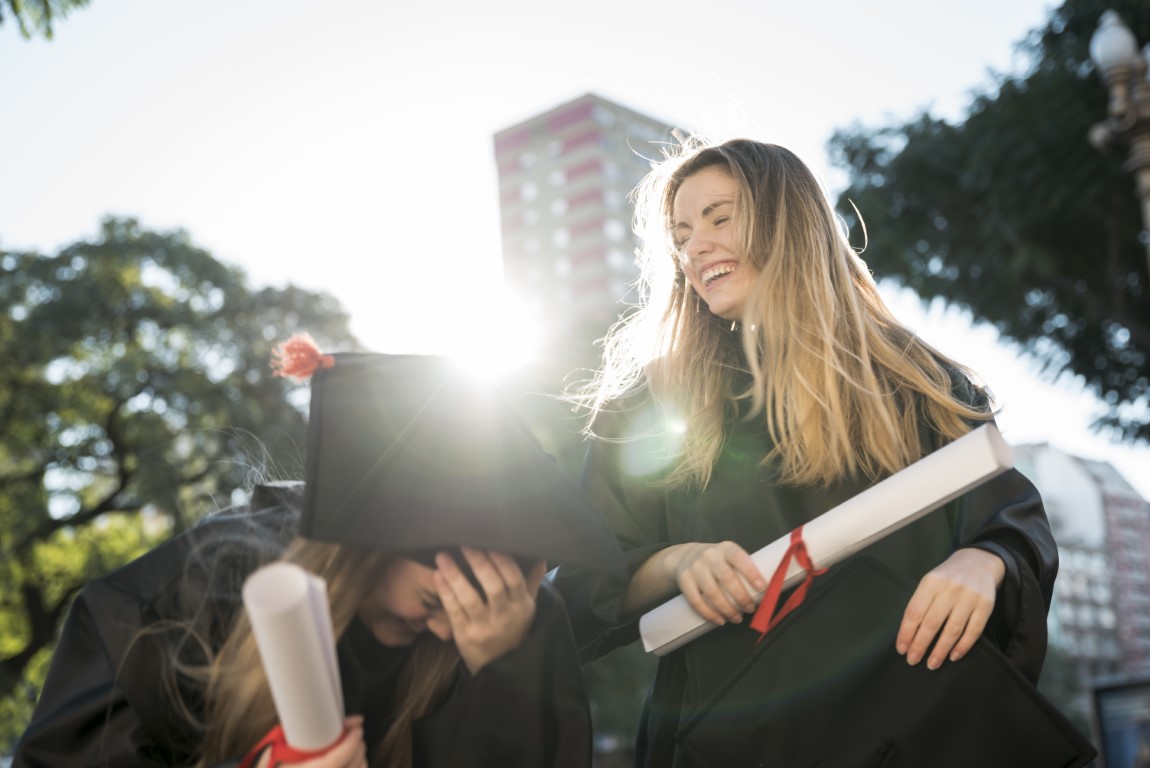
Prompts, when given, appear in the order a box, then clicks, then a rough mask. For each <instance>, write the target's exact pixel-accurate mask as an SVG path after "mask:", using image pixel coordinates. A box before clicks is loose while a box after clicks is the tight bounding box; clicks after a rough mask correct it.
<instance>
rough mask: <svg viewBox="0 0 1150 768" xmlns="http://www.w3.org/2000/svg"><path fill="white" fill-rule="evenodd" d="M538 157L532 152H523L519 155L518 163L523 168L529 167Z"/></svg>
mask: <svg viewBox="0 0 1150 768" xmlns="http://www.w3.org/2000/svg"><path fill="white" fill-rule="evenodd" d="M538 160H539V158H538V157H536V156H535V153H534V152H524V153H523V154H522V155H520V156H519V165H521V166H522V167H524V168H530V167H532V166H533V165H535V163H536V161H538Z"/></svg>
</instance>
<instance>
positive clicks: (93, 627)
mask: <svg viewBox="0 0 1150 768" xmlns="http://www.w3.org/2000/svg"><path fill="white" fill-rule="evenodd" d="M277 363H278V364H279V366H280V371H281V372H282V373H284V374H286V375H291V376H296V377H307V376H311V378H312V381H311V389H312V392H311V415H310V419H309V423H308V445H307V455H306V462H307V463H306V471H305V478H306V479H305V482H303V483H298V482H297V483H280V484H272V485H264V486H259V487H257V489H256V490H255V492H254V494H253V498H252V502H251V504H250V508H248V509H240V510H237V511H235V512H226V513H219V514H216V515H212V516H210V517H209V518H207V519H206V520H205V521H204V522H203V523H201V524H200V525H198V526H196V527H195V528H193V529H192V530H191V531H189V532H188V533H187V534H185V535H183V536H180V537H177V538H176V539H173V540H172V541H170V542H168V543H166V544H164V545H161V546H160V547H158V548H157V549H155V550H153V551H152V552H149V553H148V554H146V555H144V556H143V557H141V558H139V559H138V560H136V561H134V562H132V563H130V564H128V565H127V566H125V567H124V568H121V569H120V570H118V571H115V572H113V573H111V574H109V575H108V576H106V577H103V578H101V579H97V580H95V581H93V582H91V583H90V584H88V585H87V586H86V587H85V588H84V590H83V591H82V592H81V593H80V595H79V596H78V597H77V599H76V601H75V603H74V605H73V607H72V609H71V611H70V614H69V618H68V620H67V622H66V624H65V627H64V630H63V633H62V635H61V639H60V642H59V644H58V646H57V650H56V652H55V655H54V657H53V662H52V667H51V670H50V671H49V674H48V678H47V681H46V683H45V685H44V688H43V690H42V692H41V696H40V699H39V701H38V703H37V707H36V710H35V713H34V715H33V719H32V723H31V724H30V725H29V727H28V729H27V730H26V731H25V733H24V735H23V737H22V739H21V741H20V743H19V745H18V746H17V750H16V754H15V757H14V763H13V765H14V766H19V767H20V768H25V767H28V768H32V767H33V766H37V767H38V766H62V765H142V766H144V765H180V766H191V765H197V766H212V765H235V764H237V763H238V764H239V765H241V766H243V768H248V766H259V767H261V768H262V767H263V766H268V765H280V764H282V765H301V766H308V767H309V768H328V767H329V766H331V767H333V768H334V767H336V766H348V767H349V768H350V767H351V766H367V765H372V766H399V767H401V768H403V767H407V766H416V767H419V766H458V765H517V766H518V765H522V766H539V767H540V768H547V767H552V766H554V767H564V768H567V767H569V768H586V766H589V765H590V762H591V725H590V715H589V710H588V704H587V700H586V696H585V694H584V690H583V686H582V678H581V673H580V668H579V663H578V658H577V655H576V652H575V647H574V644H573V640H572V637H571V631H570V627H569V625H568V623H567V619H566V615H565V612H564V610H563V607H562V604H561V602H560V601H559V599H558V597H557V594H556V593H555V592H554V590H553V588H552V587H551V586H550V585H549V584H548V583H546V582H545V581H544V578H543V577H544V571H545V569H546V566H545V562H544V558H554V559H556V560H558V559H563V560H569V559H572V558H574V559H575V560H576V561H579V562H582V563H584V564H585V565H587V566H588V567H591V568H592V569H594V570H602V571H604V572H606V573H611V572H619V571H621V570H622V565H621V559H620V556H619V552H618V548H617V547H616V546H615V543H614V541H613V539H612V537H611V535H610V532H609V531H608V530H607V529H606V527H605V526H604V525H603V523H602V521H601V520H600V519H599V518H598V516H597V514H596V513H595V511H594V509H593V508H592V507H591V506H590V505H589V502H587V500H586V499H585V498H584V496H583V495H582V493H581V492H580V491H579V489H578V487H577V486H576V485H575V484H574V483H573V481H570V480H569V479H568V478H567V477H566V476H565V475H564V474H563V473H562V471H561V470H560V469H559V468H558V467H557V465H555V463H554V462H553V461H552V460H551V458H550V457H549V456H547V455H546V454H545V453H544V452H543V451H542V450H541V448H540V447H539V446H538V444H537V443H536V442H535V441H534V438H533V437H532V436H531V434H530V433H529V432H528V431H527V430H526V427H525V426H524V425H523V424H522V423H521V422H519V421H518V420H517V419H516V417H515V416H514V414H513V412H512V411H511V410H510V407H509V404H507V403H506V402H505V401H504V399H503V398H502V396H501V393H499V392H498V391H496V390H494V388H490V389H488V388H485V387H484V386H483V384H482V383H481V382H478V381H476V380H474V379H473V378H472V377H466V376H461V375H458V374H459V372H458V371H457V370H456V368H455V366H454V365H453V364H452V363H451V362H450V361H448V360H445V359H442V358H436V357H431V356H415V355H409V356H393V355H372V354H355V353H344V354H336V355H321V354H320V353H319V351H318V349H316V348H315V346H314V343H313V342H311V341H310V339H306V338H304V339H293V340H292V341H291V342H290V343H289V344H286V345H284V346H283V347H282V348H281V349H280V352H279V357H278V359H277ZM274 561H284V562H290V563H295V564H297V565H299V566H301V567H302V568H304V569H305V570H307V571H309V572H311V573H314V574H316V575H318V576H320V577H322V578H323V579H324V581H325V582H326V586H327V594H328V600H329V604H330V607H331V617H332V625H333V630H334V637H335V638H336V653H337V656H338V666H339V675H340V682H341V687H342V692H343V699H344V710H345V712H347V713H348V715H350V717H348V719H347V721H346V723H345V731H344V733H343V735H342V736H341V738H340V739H339V740H338V742H337V743H335V744H334V745H332V746H331V747H330V748H329V749H328V750H326V751H325V752H323V753H322V754H318V755H307V756H300V755H298V754H295V753H290V752H289V753H281V752H278V751H277V750H279V749H280V748H281V747H284V746H285V743H284V742H283V739H282V734H281V732H280V731H279V729H278V728H277V720H278V717H277V712H276V704H275V702H274V701H273V698H272V693H271V690H270V689H269V685H268V681H267V676H266V673H265V671H264V668H263V665H262V663H261V658H260V650H259V647H258V646H257V643H256V640H255V636H254V634H253V632H252V627H251V625H250V623H249V622H248V620H247V617H246V613H245V612H244V610H243V606H242V603H241V598H240V595H241V587H242V585H243V583H244V580H245V579H246V577H247V576H248V575H249V574H251V573H252V572H254V571H255V570H256V569H257V568H258V567H260V566H262V565H264V564H267V563H270V562H274ZM317 693H319V692H317ZM265 737H266V738H265ZM280 754H287V755H288V756H287V757H286V758H285V757H278V755H280Z"/></svg>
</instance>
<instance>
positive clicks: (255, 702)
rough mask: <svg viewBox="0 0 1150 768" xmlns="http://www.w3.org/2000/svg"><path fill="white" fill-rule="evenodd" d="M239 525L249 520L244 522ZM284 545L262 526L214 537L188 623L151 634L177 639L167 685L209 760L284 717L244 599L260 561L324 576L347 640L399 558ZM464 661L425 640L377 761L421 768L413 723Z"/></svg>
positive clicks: (228, 755) (202, 554)
mask: <svg viewBox="0 0 1150 768" xmlns="http://www.w3.org/2000/svg"><path fill="white" fill-rule="evenodd" d="M237 517H238V516H237ZM233 522H238V523H241V524H242V523H244V521H243V520H242V519H239V520H237V519H235V518H233ZM282 541H283V539H278V540H277V534H276V533H275V532H270V531H268V530H267V529H262V528H261V526H259V525H256V524H246V525H241V526H240V527H239V530H237V531H233V532H232V533H230V534H226V535H222V536H213V537H210V538H209V539H208V540H207V541H205V542H204V545H203V546H201V547H198V548H196V550H195V551H193V552H192V553H191V555H190V557H189V563H191V564H192V565H191V566H189V568H190V570H189V571H188V572H187V573H185V578H184V585H185V591H186V592H187V593H186V594H184V595H182V596H181V598H180V599H181V601H182V604H183V609H182V610H183V615H185V616H186V617H187V618H186V620H184V621H182V622H164V623H163V624H162V625H160V624H157V625H154V626H152V627H149V628H146V629H145V630H144V633H153V634H159V633H162V634H164V635H166V636H169V637H173V638H175V639H176V642H172V643H165V644H164V647H165V648H166V649H167V650H166V652H167V653H168V658H167V659H166V663H165V665H164V671H163V675H162V677H161V684H162V685H164V686H165V687H166V690H167V691H168V692H169V694H170V696H171V698H172V700H173V701H174V702H175V703H176V706H177V708H178V710H179V714H180V715H181V717H182V718H183V719H184V720H185V721H187V722H188V723H189V724H191V725H192V726H194V727H195V728H196V729H197V730H199V732H200V733H201V735H202V749H201V750H200V751H199V754H198V758H199V763H198V764H199V765H201V766H208V765H217V764H219V763H221V762H226V761H227V760H229V759H235V758H236V757H237V756H240V755H244V754H246V753H247V752H248V751H249V750H250V749H251V748H252V747H254V746H255V745H256V744H257V743H258V742H259V740H260V739H261V738H263V736H264V735H266V734H267V732H268V731H269V730H270V729H271V728H272V727H273V726H274V725H275V724H276V721H277V716H276V710H275V704H274V702H273V701H272V696H271V690H270V689H269V687H268V683H267V676H266V674H265V673H264V667H263V664H262V663H261V661H260V657H259V649H258V648H257V646H256V642H255V637H254V635H253V634H252V629H251V624H250V623H249V621H248V619H247V614H246V612H245V611H243V610H242V602H240V600H239V590H240V587H241V586H242V581H243V576H245V575H246V574H247V573H249V572H250V571H251V570H253V569H254V568H255V567H258V566H259V565H262V564H266V563H268V562H272V561H275V560H282V561H285V562H291V563H295V564H297V565H299V566H300V567H302V568H304V569H305V570H307V571H309V572H311V573H314V574H316V575H318V576H320V577H322V578H323V579H324V580H325V581H326V583H327V589H328V599H329V603H330V606H331V614H332V626H333V629H334V631H335V636H336V637H339V636H341V635H342V634H343V633H344V631H345V630H346V629H347V628H348V625H349V624H350V623H351V621H352V619H353V618H354V617H355V615H356V612H357V611H358V609H359V606H360V605H361V604H362V602H363V600H364V598H365V597H366V596H367V593H368V591H369V590H370V589H371V588H372V587H373V586H374V585H375V584H376V583H378V580H379V579H380V578H382V577H383V575H384V573H385V572H386V570H387V567H388V565H389V564H390V563H391V562H392V556H391V555H388V554H385V553H382V552H379V551H377V550H372V549H361V548H356V547H349V546H343V545H339V544H329V543H323V542H316V541H311V540H309V539H305V538H302V537H297V538H294V539H292V540H291V541H290V542H289V543H288V544H287V546H286V549H285V548H284V544H283V543H282ZM192 571H195V573H193V572H192ZM205 582H206V583H207V586H206V587H205V586H204V583H205ZM224 622H230V623H229V624H225V623H224ZM221 627H224V629H223V630H222V631H221ZM214 648H218V650H213V649H214ZM459 664H460V657H459V652H458V651H457V650H456V648H455V645H454V644H453V643H450V642H447V643H444V642H441V641H440V640H439V639H438V638H436V637H435V636H433V635H431V634H429V633H428V634H425V635H423V636H421V637H420V638H419V639H418V640H417V641H416V643H415V645H414V647H413V648H412V649H411V652H410V654H409V655H408V657H407V660H406V661H405V662H404V667H403V669H402V671H401V672H400V678H399V688H398V690H397V692H396V697H395V701H396V707H395V710H394V711H393V713H392V715H393V719H392V721H391V723H390V724H389V725H388V727H387V730H386V733H385V734H384V737H383V739H382V740H381V742H380V744H377V745H368V748H369V751H373V752H374V757H373V761H372V763H373V765H376V766H410V765H411V764H412V741H411V726H412V723H413V722H414V721H415V720H416V719H418V718H420V717H422V716H424V715H426V714H428V713H429V712H431V711H432V709H433V708H434V706H435V705H436V704H438V702H439V701H440V700H441V699H442V698H443V697H444V696H445V695H446V694H447V692H448V689H449V687H450V685H451V683H452V681H453V679H454V676H455V673H456V670H457V669H458V668H459Z"/></svg>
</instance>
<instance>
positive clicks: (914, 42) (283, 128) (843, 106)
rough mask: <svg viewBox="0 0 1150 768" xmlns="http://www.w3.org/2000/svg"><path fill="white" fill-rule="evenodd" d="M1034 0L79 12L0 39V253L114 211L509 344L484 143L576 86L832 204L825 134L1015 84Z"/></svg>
mask: <svg viewBox="0 0 1150 768" xmlns="http://www.w3.org/2000/svg"><path fill="white" fill-rule="evenodd" d="M1053 7H1054V4H1053V3H1052V2H1048V1H1047V0H1010V2H1002V1H1001V0H968V1H967V2H965V3H945V4H942V3H930V2H923V1H922V0H873V1H871V2H866V1H865V0H864V1H861V2H860V0H806V2H801V3H800V2H794V0H712V2H709V3H687V2H683V0H664V1H663V2H650V1H649V0H642V1H641V2H640V1H634V2H628V1H624V2H619V0H580V2H577V3H576V2H566V3H562V4H557V3H546V2H540V0H492V1H491V2H487V3H476V2H463V1H462V0H457V2H454V3H418V2H415V3H413V2H404V3H400V2H387V1H384V2H379V0H349V1H347V2H340V3H330V4H322V3H320V4H317V3H315V2H301V1H300V0H244V2H235V0H196V2H155V0H151V1H148V0H92V4H91V6H90V7H89V8H87V9H83V10H80V11H78V12H75V13H73V14H72V15H71V16H70V17H68V18H66V19H64V20H63V21H61V22H60V23H59V24H58V26H57V31H56V38H55V40H53V41H52V42H45V41H41V40H35V41H24V40H22V39H21V38H20V37H19V35H18V34H17V32H16V30H15V28H14V26H13V25H12V23H11V21H10V20H9V22H8V23H7V24H6V25H5V26H4V27H0V105H2V109H3V113H2V117H0V146H2V147H3V163H2V165H0V247H3V248H8V249H25V248H28V249H38V250H40V251H43V252H52V251H54V250H55V249H56V248H57V247H59V246H61V245H63V244H66V243H69V242H72V241H74V240H76V239H79V238H83V237H88V236H91V235H93V234H94V233H95V231H96V228H97V226H98V222H99V220H100V218H101V217H102V216H104V215H106V214H119V215H131V216H136V217H138V218H139V219H140V220H141V221H142V223H143V224H144V225H145V226H148V227H153V228H160V229H166V228H172V227H182V228H184V229H186V230H187V231H188V232H189V233H190V234H191V236H192V238H193V240H194V241H195V242H196V243H197V244H199V245H201V246H202V247H204V248H207V249H208V250H209V251H211V252H212V253H213V254H214V255H215V256H216V257H217V258H219V259H221V260H223V261H225V262H228V263H231V264H235V265H238V266H240V267H242V268H243V269H244V270H246V271H247V273H248V275H249V277H250V278H251V280H252V282H253V283H254V284H257V285H264V284H272V285H284V284H287V283H289V282H290V283H295V284H297V285H301V286H304V287H306V288H309V289H313V290H324V291H327V292H329V293H331V294H333V295H334V296H336V297H337V298H338V299H339V300H340V301H341V302H342V303H343V304H344V306H345V307H346V308H347V309H348V311H349V312H350V313H351V315H352V318H353V330H354V332H355V333H356V335H357V336H358V337H359V338H360V339H361V340H363V341H364V342H365V343H366V344H367V345H368V346H369V347H371V348H373V349H376V350H378V351H381V352H445V351H449V350H450V349H451V348H452V347H454V346H458V343H459V341H460V340H461V339H464V340H466V341H467V343H468V344H469V345H471V346H472V347H475V346H476V345H478V344H479V343H480V342H481V341H483V339H484V338H486V340H487V341H488V343H495V344H500V343H503V342H504V341H505V340H507V339H510V338H513V337H514V336H515V333H514V331H513V330H511V329H509V328H508V327H507V326H504V325H500V324H499V322H498V321H499V320H500V319H501V318H497V317H492V312H491V307H492V305H493V304H496V305H498V304H499V303H500V302H499V299H498V294H499V292H500V291H501V287H500V286H501V279H502V276H501V268H500V235H499V215H498V194H497V188H496V173H495V164H494V160H493V153H492V144H491V137H492V134H493V133H495V132H496V131H498V130H500V129H502V128H505V127H507V126H509V125H511V124H514V123H516V122H519V121H520V120H523V119H525V118H528V117H530V116H532V115H534V114H536V113H538V112H541V111H543V110H546V109H549V108H551V107H553V106H555V105H557V104H559V103H561V102H563V101H566V100H568V99H571V98H574V97H576V96H579V95H581V94H583V93H585V92H587V91H594V92H596V93H599V94H600V95H602V96H605V97H607V98H609V99H613V100H615V101H618V102H621V103H623V104H626V105H628V106H630V107H632V108H634V109H637V110H639V111H641V112H645V113H647V114H650V115H652V116H653V117H657V118H659V119H662V120H664V121H666V122H669V123H674V124H679V125H682V126H684V127H686V128H689V129H692V130H696V131H701V132H703V133H705V134H707V135H709V136H711V137H712V138H716V139H723V138H730V137H733V136H736V135H743V136H750V137H753V138H759V139H763V140H768V141H773V142H775V143H779V144H783V145H785V146H787V147H789V148H791V149H793V150H794V151H795V152H796V153H798V154H799V156H801V157H803V158H804V159H805V160H806V161H807V162H808V163H809V164H810V165H811V166H812V167H813V168H814V169H815V170H816V171H817V172H818V173H819V174H820V175H821V176H822V177H823V178H824V180H825V182H826V184H827V187H828V189H829V190H830V191H831V193H832V195H833V194H835V193H837V191H838V190H839V189H841V187H842V186H843V184H844V178H843V176H842V174H841V173H840V172H838V171H837V170H835V169H831V168H830V167H829V165H828V163H827V159H826V151H825V145H826V141H827V139H828V138H829V137H830V135H831V133H832V132H833V131H834V130H835V129H836V128H842V127H847V126H849V125H851V124H852V123H854V122H856V121H861V122H862V123H864V124H866V125H872V126H873V125H877V124H880V123H885V122H888V121H892V120H898V119H905V118H909V117H912V116H913V115H914V114H915V113H916V112H918V111H920V110H922V109H924V108H930V109H932V110H933V111H934V112H935V113H936V114H941V115H944V116H947V117H951V118H957V117H960V116H961V115H962V113H963V109H964V107H965V106H966V104H967V102H968V100H969V97H970V96H971V94H972V93H973V92H974V91H976V90H978V89H981V88H985V87H987V86H989V84H990V83H991V77H990V75H991V72H1017V71H1020V69H1021V67H1022V66H1023V63H1024V61H1023V60H1022V59H1021V58H1020V57H1019V56H1018V55H1017V54H1016V52H1015V46H1016V44H1017V43H1018V42H1020V41H1021V40H1022V39H1023V38H1024V37H1025V35H1026V33H1027V32H1028V31H1029V30H1031V29H1033V28H1036V27H1038V26H1040V25H1041V24H1042V23H1043V22H1044V20H1045V18H1046V16H1047V14H1048V12H1049V10H1050V9H1051V8H1053ZM1100 87H1101V86H1100ZM1085 140H1086V137H1083V141H1085ZM863 214H864V216H865V215H866V212H865V211H863ZM881 247H882V233H881V232H873V231H872V232H870V248H872V249H877V248H881ZM493 294H494V295H496V297H497V298H495V299H493V298H492V296H493ZM889 295H890V297H891V300H892V302H893V303H894V305H895V309H896V312H897V313H898V314H899V315H900V316H901V317H902V318H903V319H904V320H905V321H906V322H908V323H909V324H910V325H912V326H913V327H915V328H916V330H918V331H919V333H920V334H921V335H922V336H923V337H924V338H926V339H927V340H928V341H931V342H933V343H934V344H935V345H936V346H939V347H940V348H942V349H943V350H944V351H945V352H947V353H949V354H951V355H952V356H954V357H956V358H957V359H959V360H961V361H963V362H966V363H967V364H969V365H971V366H972V367H974V368H976V369H977V370H979V371H980V372H981V373H982V375H983V376H984V378H985V379H986V380H987V382H988V383H989V384H990V385H991V386H992V388H993V389H994V390H995V392H996V394H997V395H998V396H999V398H1000V399H1001V400H1002V402H1003V403H1004V404H1005V410H1004V412H1003V413H1002V415H1001V417H1000V418H999V424H1000V426H1001V427H1002V428H1003V432H1004V434H1005V435H1006V437H1007V439H1008V440H1009V441H1010V442H1012V443H1015V444H1021V443H1032V442H1049V443H1052V444H1054V445H1057V446H1059V447H1061V448H1063V449H1065V450H1067V451H1069V452H1072V453H1075V454H1077V455H1080V456H1086V457H1089V458H1099V459H1104V460H1108V461H1111V462H1112V463H1113V464H1114V465H1115V466H1116V467H1118V469H1119V470H1120V471H1121V472H1122V473H1123V474H1124V475H1125V477H1126V478H1127V479H1128V480H1129V481H1130V482H1131V483H1132V484H1134V485H1135V486H1136V487H1138V489H1139V491H1140V492H1141V493H1142V495H1143V496H1146V497H1148V498H1150V450H1147V449H1144V448H1143V449H1137V450H1135V449H1132V448H1129V447H1121V446H1114V445H1112V444H1111V443H1110V442H1109V441H1108V440H1106V439H1105V438H1103V437H1100V436H1097V435H1094V434H1093V433H1091V432H1090V431H1089V429H1088V424H1089V422H1090V420H1091V418H1092V416H1093V415H1094V414H1095V413H1097V412H1098V406H1097V404H1096V402H1095V401H1094V400H1093V399H1092V398H1091V397H1089V396H1087V395H1083V394H1081V392H1080V389H1079V388H1077V387H1075V386H1073V384H1072V383H1067V384H1064V385H1061V386H1055V385H1051V384H1045V383H1042V382H1041V381H1039V379H1038V378H1037V377H1036V376H1035V375H1034V373H1033V371H1034V370H1035V366H1033V365H1030V364H1026V363H1023V362H1020V361H1018V360H1017V356H1016V355H1015V354H1014V353H1012V352H1009V351H1007V350H1006V349H1005V348H1003V347H1002V346H1001V345H999V344H998V343H997V342H996V340H995V334H994V332H993V331H992V330H990V329H987V328H981V329H979V328H975V329H972V328H971V327H970V324H969V322H967V321H966V320H964V319H963V318H962V317H961V316H960V315H959V313H956V312H945V311H942V310H941V309H936V310H935V311H933V312H929V313H927V312H924V311H922V310H921V308H920V305H919V303H918V302H917V300H916V299H914V298H913V297H909V298H908V297H905V296H898V295H896V294H895V292H893V291H892V292H890V294H889ZM503 305H504V306H507V315H508V317H506V318H502V320H503V321H504V322H507V321H510V322H514V319H515V313H514V307H513V306H511V305H509V304H508V303H507V302H503Z"/></svg>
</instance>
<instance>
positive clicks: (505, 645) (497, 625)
mask: <svg viewBox="0 0 1150 768" xmlns="http://www.w3.org/2000/svg"><path fill="white" fill-rule="evenodd" d="M462 551H463V556H464V557H465V558H466V559H467V564H468V565H470V566H471V570H472V572H473V573H474V574H475V578H476V580H477V581H478V582H479V585H480V586H481V587H482V589H483V594H480V593H479V592H478V591H477V590H476V589H475V587H474V586H473V585H472V584H471V582H470V581H468V579H467V576H465V575H464V573H463V571H461V570H460V569H459V566H458V565H457V564H456V563H455V560H454V559H452V557H451V556H450V555H447V554H445V553H442V552H441V553H439V554H438V555H436V557H435V565H436V572H435V587H436V589H437V590H438V591H439V599H440V601H441V602H442V603H443V608H444V610H445V611H446V612H447V618H448V621H450V622H451V633H452V637H453V639H454V640H455V645H456V647H457V648H459V655H460V656H461V657H463V663H464V664H466V665H467V669H468V670H470V672H471V674H473V675H474V674H475V673H477V672H478V671H479V670H481V669H482V668H483V667H485V666H487V664H489V663H490V662H492V661H494V660H495V659H498V658H499V657H500V656H503V655H504V654H505V653H507V652H508V651H511V650H513V649H515V648H518V647H519V646H520V645H521V644H522V643H523V640H524V639H525V638H526V637H527V633H528V632H529V631H530V630H531V622H532V621H533V620H534V619H535V596H536V595H537V594H538V592H539V584H540V583H541V582H542V581H543V575H544V574H545V573H546V572H547V566H546V564H545V563H544V562H543V561H542V560H540V561H539V562H537V563H535V565H534V566H533V567H532V568H531V571H530V573H528V574H527V575H524V573H523V571H522V570H520V568H519V564H518V563H516V562H515V560H514V558H511V557H508V556H507V555H505V554H503V553H501V552H492V551H490V550H478V549H470V548H468V547H463V548H462Z"/></svg>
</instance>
